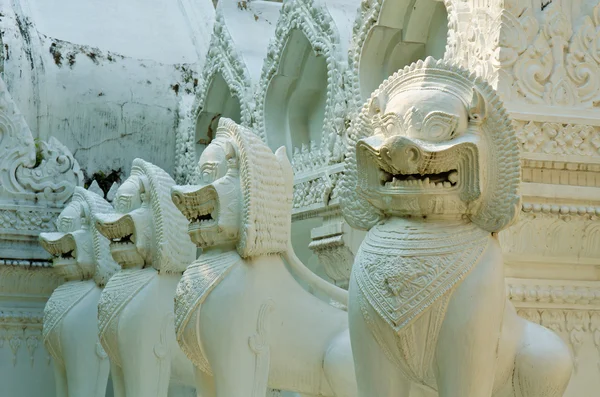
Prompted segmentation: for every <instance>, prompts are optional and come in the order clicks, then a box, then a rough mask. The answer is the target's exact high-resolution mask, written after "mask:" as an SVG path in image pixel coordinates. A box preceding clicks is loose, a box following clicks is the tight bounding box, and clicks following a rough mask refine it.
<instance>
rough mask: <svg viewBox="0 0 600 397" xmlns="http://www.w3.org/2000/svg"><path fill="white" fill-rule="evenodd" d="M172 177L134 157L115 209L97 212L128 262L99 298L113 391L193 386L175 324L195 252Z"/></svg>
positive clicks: (115, 251) (142, 392)
mask: <svg viewBox="0 0 600 397" xmlns="http://www.w3.org/2000/svg"><path fill="white" fill-rule="evenodd" d="M174 184H175V181H173V179H171V177H170V176H169V175H168V174H167V173H166V172H165V171H163V170H162V169H160V168H158V167H156V166H155V165H153V164H151V163H148V162H146V161H143V160H140V159H136V160H134V161H133V164H132V169H131V174H130V176H129V177H128V178H127V179H126V180H125V181H124V182H123V184H122V185H121V186H120V187H119V189H118V190H117V193H116V195H115V199H114V206H115V209H116V211H117V212H116V213H115V214H110V213H106V214H96V216H95V219H96V220H95V224H96V227H97V228H98V230H100V232H101V233H102V234H103V235H104V236H105V237H107V238H109V239H110V240H111V243H110V252H111V253H112V256H113V258H114V259H115V260H116V261H117V262H118V263H119V264H120V265H121V267H122V270H121V271H120V272H118V273H117V274H115V275H114V276H113V277H112V278H111V280H110V281H109V283H108V284H107V285H106V287H105V288H104V291H103V292H102V295H101V297H100V302H99V303H98V327H99V329H98V332H99V336H100V342H101V343H102V346H103V347H104V349H105V350H106V352H107V354H108V357H109V358H110V361H111V365H112V368H111V375H112V381H113V388H114V389H115V395H123V393H125V395H127V396H139V397H141V396H157V397H159V396H161V397H166V396H167V392H168V388H169V384H170V383H176V384H180V385H184V386H192V387H193V386H195V382H194V371H193V366H192V363H191V362H190V361H189V360H188V359H187V358H186V357H185V355H184V354H183V352H182V351H181V349H180V348H179V346H178V345H177V342H176V341H175V333H174V327H173V318H174V314H173V297H174V295H175V288H176V286H177V282H178V281H179V279H180V278H181V273H182V272H183V270H184V269H185V268H186V267H187V265H188V264H189V263H191V262H192V261H193V260H194V257H195V253H196V248H195V246H194V245H193V244H192V242H191V241H190V238H189V236H188V235H187V223H188V222H187V220H186V219H185V218H184V217H183V215H181V213H180V212H179V211H178V210H177V208H175V205H174V204H173V203H172V201H171V198H170V189H171V187H172V186H173V185H174Z"/></svg>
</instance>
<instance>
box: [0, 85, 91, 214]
mask: <svg viewBox="0 0 600 397" xmlns="http://www.w3.org/2000/svg"><path fill="white" fill-rule="evenodd" d="M82 183H83V173H82V172H81V170H80V168H79V164H78V163H77V161H76V160H75V158H74V157H73V155H72V154H71V152H70V151H69V149H67V148H66V147H65V146H64V145H63V144H61V143H60V142H59V141H58V140H56V139H54V138H51V139H50V141H49V142H38V143H36V142H34V139H33V134H32V133H31V131H30V130H29V127H28V126H27V123H26V122H25V119H24V118H23V116H22V115H21V113H20V112H19V110H18V109H17V106H16V104H15V103H14V102H13V100H12V98H11V96H10V94H9V93H8V89H7V88H6V85H5V84H4V81H2V80H1V79H0V193H2V198H3V199H4V200H11V201H12V200H15V199H17V200H19V199H21V200H28V201H32V202H37V201H38V200H41V201H43V202H44V201H45V202H47V203H52V204H61V203H64V202H66V201H67V200H68V199H69V198H70V197H71V194H72V193H73V189H74V188H75V186H77V185H81V184H82Z"/></svg>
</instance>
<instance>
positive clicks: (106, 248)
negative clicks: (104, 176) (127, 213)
mask: <svg viewBox="0 0 600 397" xmlns="http://www.w3.org/2000/svg"><path fill="white" fill-rule="evenodd" d="M72 202H80V203H81V204H82V208H83V209H84V212H85V224H86V225H87V227H89V228H90V232H91V233H92V243H93V248H94V260H95V262H96V268H95V271H94V281H95V282H96V284H97V285H98V286H99V287H103V286H105V285H106V283H107V282H108V280H109V279H110V278H111V276H112V275H113V274H115V273H116V272H117V271H119V270H120V269H121V267H120V266H119V264H118V263H116V262H115V261H114V259H113V257H112V255H111V254H110V241H109V240H108V239H107V238H106V237H104V236H103V235H102V234H100V232H99V231H98V229H96V223H95V222H94V221H93V219H94V214H99V213H113V212H114V211H115V210H114V209H113V207H112V206H111V205H110V204H109V203H108V202H107V201H106V200H104V199H103V198H102V197H100V196H99V195H97V194H96V193H93V192H90V191H89V190H86V189H84V188H82V187H80V186H76V187H75V192H74V193H73V199H72Z"/></svg>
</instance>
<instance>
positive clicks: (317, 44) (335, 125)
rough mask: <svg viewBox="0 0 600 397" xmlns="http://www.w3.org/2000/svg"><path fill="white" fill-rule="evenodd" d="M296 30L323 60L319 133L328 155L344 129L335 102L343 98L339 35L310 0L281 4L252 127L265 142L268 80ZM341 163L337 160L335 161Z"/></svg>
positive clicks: (341, 108) (342, 109)
mask: <svg viewBox="0 0 600 397" xmlns="http://www.w3.org/2000/svg"><path fill="white" fill-rule="evenodd" d="M296 29H297V30H300V31H302V33H303V34H304V35H305V36H306V38H307V40H308V42H309V43H310V45H311V47H312V49H313V51H314V52H315V53H316V54H318V55H322V56H324V57H325V62H326V65H327V99H326V103H325V115H324V117H323V120H324V123H323V130H322V134H323V135H322V137H321V148H322V152H325V153H324V154H325V155H326V156H327V158H330V157H331V156H332V154H333V153H332V151H331V146H332V145H331V142H332V141H334V140H335V139H336V138H337V137H338V135H341V134H342V132H343V131H344V130H345V128H346V126H345V121H344V117H345V112H346V109H345V107H346V106H345V104H341V103H340V101H339V99H340V98H344V97H345V94H344V92H343V89H342V84H343V83H342V74H343V71H344V67H345V65H344V63H343V62H342V61H341V58H342V55H341V54H340V53H339V50H338V49H337V48H338V47H339V42H340V38H339V33H338V32H337V30H336V25H335V23H334V21H333V19H332V18H331V16H330V15H329V12H328V11H327V10H326V8H324V7H323V6H322V5H320V4H319V3H318V2H316V1H314V0H290V1H288V2H285V3H283V6H282V9H281V14H280V17H279V20H278V21H277V26H276V28H275V35H274V38H273V40H272V41H271V42H270V43H269V48H268V51H267V56H266V58H265V61H264V63H263V68H262V73H261V78H260V81H259V84H258V87H257V92H256V97H255V101H256V111H255V113H254V127H255V130H256V133H257V135H259V136H260V138H261V139H262V140H263V141H264V142H268V141H267V131H266V126H265V100H266V96H267V91H268V88H269V85H270V82H271V79H272V78H273V77H274V76H275V75H276V73H277V71H278V69H279V64H280V63H281V57H282V54H283V50H284V48H285V45H286V43H287V41H288V39H289V37H290V35H291V33H292V31H293V30H296ZM338 161H341V158H340V159H339V160H338Z"/></svg>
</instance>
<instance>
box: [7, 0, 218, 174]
mask: <svg viewBox="0 0 600 397" xmlns="http://www.w3.org/2000/svg"><path fill="white" fill-rule="evenodd" d="M0 10H2V11H1V12H2V17H0V30H1V31H2V41H3V43H4V45H5V48H4V58H5V60H4V78H5V81H6V83H7V85H8V88H9V90H10V91H11V93H12V94H13V97H14V98H15V101H16V102H17V104H18V105H19V107H20V108H21V110H22V112H23V113H24V115H25V117H26V119H27V121H28V123H29V124H30V126H31V128H32V130H33V131H34V134H37V136H38V137H40V138H41V139H48V137H50V136H54V137H56V138H58V139H59V140H60V141H61V142H64V143H65V145H66V146H67V147H68V148H69V149H70V150H71V151H72V152H73V153H74V154H75V157H76V159H77V160H78V161H79V163H80V165H81V167H82V168H83V169H84V170H85V172H86V175H87V176H88V177H89V176H91V175H92V174H94V173H95V172H97V171H102V172H104V173H105V174H108V173H110V172H111V171H113V170H118V169H121V170H122V172H123V175H127V173H128V172H129V167H130V165H131V161H132V160H133V159H134V158H135V157H143V158H145V159H146V160H148V161H151V162H153V163H156V164H157V165H158V166H160V167H162V168H164V169H165V170H167V171H168V172H172V170H173V166H174V152H175V144H174V129H175V127H176V122H177V104H178V102H179V98H180V96H181V95H182V94H183V93H185V92H188V93H189V92H193V91H194V90H195V89H196V87H198V86H199V83H200V82H199V81H198V73H197V71H198V70H199V69H200V68H201V66H202V64H203V60H204V54H205V53H206V51H207V48H208V41H209V39H210V33H211V31H212V23H213V20H214V8H213V5H212V2H211V1H209V0H205V1H194V2H192V1H189V0H160V1H159V0H149V1H146V0H144V1H142V0H135V1H127V2H123V1H117V0H108V1H96V0H85V1H75V0H65V1H62V0H60V1H59V0H52V1H47V0H20V1H13V2H10V1H8V0H0Z"/></svg>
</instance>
